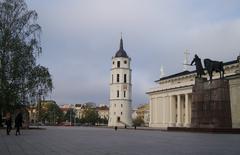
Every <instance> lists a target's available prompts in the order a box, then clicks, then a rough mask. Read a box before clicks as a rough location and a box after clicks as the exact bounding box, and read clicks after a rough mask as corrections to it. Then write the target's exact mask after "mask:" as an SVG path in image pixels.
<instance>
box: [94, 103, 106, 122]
mask: <svg viewBox="0 0 240 155" xmlns="http://www.w3.org/2000/svg"><path fill="white" fill-rule="evenodd" d="M96 111H97V113H98V115H99V117H100V118H101V119H109V107H108V106H107V105H101V106H98V107H96Z"/></svg>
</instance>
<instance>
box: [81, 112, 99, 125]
mask: <svg viewBox="0 0 240 155" xmlns="http://www.w3.org/2000/svg"><path fill="white" fill-rule="evenodd" d="M83 116H84V120H85V123H88V124H90V125H95V124H96V123H98V122H99V115H98V113H97V111H96V109H95V108H86V109H84V111H83Z"/></svg>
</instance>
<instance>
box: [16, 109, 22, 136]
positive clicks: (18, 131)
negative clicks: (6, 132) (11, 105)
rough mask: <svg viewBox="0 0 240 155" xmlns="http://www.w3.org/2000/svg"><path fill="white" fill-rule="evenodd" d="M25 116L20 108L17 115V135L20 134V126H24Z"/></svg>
mask: <svg viewBox="0 0 240 155" xmlns="http://www.w3.org/2000/svg"><path fill="white" fill-rule="evenodd" d="M22 123H23V117H22V113H21V111H19V110H18V112H17V116H16V118H15V128H16V134H15V135H16V136H17V135H20V127H22Z"/></svg>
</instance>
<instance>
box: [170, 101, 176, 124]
mask: <svg viewBox="0 0 240 155" xmlns="http://www.w3.org/2000/svg"><path fill="white" fill-rule="evenodd" d="M173 100H174V98H173V96H170V97H169V104H170V110H169V115H170V121H169V126H170V127H174V126H175V119H174V117H176V114H175V103H174V102H173Z"/></svg>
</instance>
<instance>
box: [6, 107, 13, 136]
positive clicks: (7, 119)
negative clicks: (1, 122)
mask: <svg viewBox="0 0 240 155" xmlns="http://www.w3.org/2000/svg"><path fill="white" fill-rule="evenodd" d="M5 124H6V126H7V135H10V131H11V129H12V118H11V113H10V112H8V113H7V114H6V122H5Z"/></svg>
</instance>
